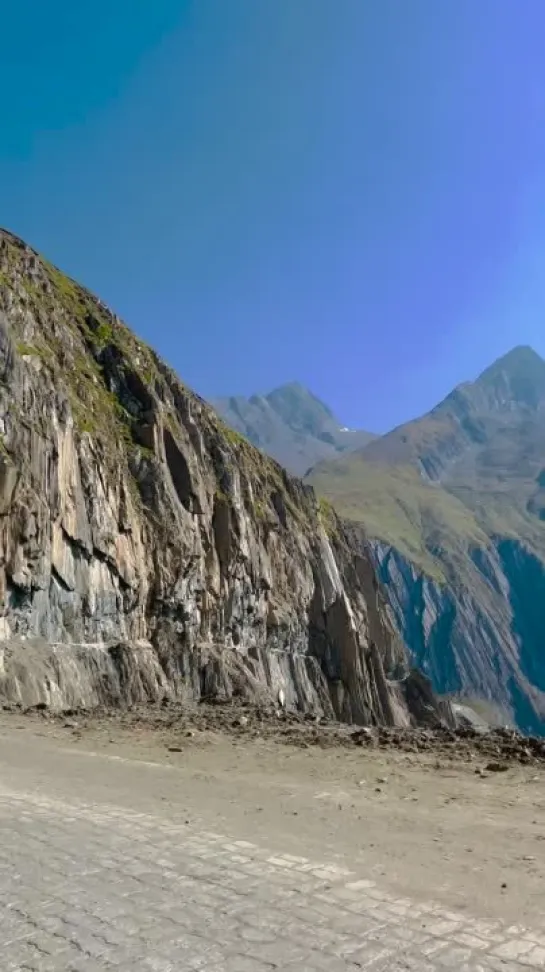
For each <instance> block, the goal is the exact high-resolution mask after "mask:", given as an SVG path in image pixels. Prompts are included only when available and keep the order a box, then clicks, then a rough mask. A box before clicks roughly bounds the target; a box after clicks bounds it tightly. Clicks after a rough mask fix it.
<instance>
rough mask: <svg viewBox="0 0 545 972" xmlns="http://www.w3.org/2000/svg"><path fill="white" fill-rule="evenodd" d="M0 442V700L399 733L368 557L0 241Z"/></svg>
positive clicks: (70, 294)
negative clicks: (177, 707)
mask: <svg viewBox="0 0 545 972" xmlns="http://www.w3.org/2000/svg"><path fill="white" fill-rule="evenodd" d="M0 433H1V435H0V636H1V646H0V696H2V697H3V698H4V699H5V700H9V701H15V702H17V701H20V702H22V703H23V704H28V705H30V704H36V703H46V704H49V705H53V706H56V707H65V706H76V705H78V706H79V705H94V704H99V703H104V702H106V703H116V702H141V701H145V700H147V699H161V698H163V697H164V696H171V697H178V698H180V697H181V698H183V697H184V696H185V695H188V696H191V697H193V698H199V697H203V696H214V695H218V694H222V695H225V696H227V697H228V696H233V695H242V696H244V695H248V694H249V695H254V696H255V695H259V694H260V693H265V694H267V693H269V695H270V694H272V695H273V696H276V694H277V693H278V691H279V690H280V688H282V689H283V691H284V693H285V698H286V702H287V704H288V705H290V706H294V707H298V708H299V709H300V710H303V711H313V712H316V713H317V714H318V713H319V714H323V715H326V716H337V717H338V718H340V719H343V720H346V721H349V722H357V723H375V724H390V725H393V724H399V725H404V724H409V723H410V722H411V719H412V716H411V714H410V705H409V703H408V702H407V693H404V691H402V690H401V689H400V687H399V684H398V683H399V679H400V676H405V675H406V670H405V654H404V649H403V646H402V643H401V641H399V640H398V639H397V638H396V637H395V636H394V634H393V630H392V627H391V625H390V622H389V619H388V614H387V611H386V609H385V607H384V603H383V600H382V594H381V591H380V589H379V586H378V584H377V579H376V575H375V572H374V567H373V565H372V561H371V556H370V553H369V551H368V550H367V549H366V548H365V546H362V544H361V543H360V544H358V545H355V544H354V543H353V542H352V540H351V538H350V536H349V535H348V534H347V533H346V532H345V531H344V529H343V527H342V526H341V524H340V522H339V521H338V519H337V517H336V516H335V514H334V513H333V511H332V510H331V508H330V507H328V506H326V505H323V504H322V505H320V504H318V502H317V500H316V497H315V494H314V491H313V490H312V488H311V487H309V486H305V485H303V484H302V483H301V482H299V481H297V480H295V479H292V478H291V477H290V476H288V474H287V473H285V472H284V471H283V469H282V468H281V467H280V466H278V465H277V464H276V463H275V462H274V461H272V460H270V459H268V458H266V457H265V456H263V455H262V454H261V453H259V452H258V451H257V450H256V449H254V448H253V447H252V446H251V445H249V443H248V442H246V440H244V439H243V438H242V437H240V436H239V435H237V434H235V433H233V432H231V431H230V430H228V429H227V428H226V427H225V426H224V425H223V423H222V422H221V420H220V419H218V417H217V416H216V415H215V413H214V412H213V410H212V409H211V408H210V407H209V406H207V405H206V404H205V403H204V402H203V401H202V400H200V399H199V398H198V397H197V396H196V395H194V394H193V393H192V392H190V391H189V390H188V389H186V388H185V387H184V386H183V385H182V384H181V382H180V381H179V379H178V378H177V377H176V375H175V374H174V373H173V372H172V371H171V369H170V368H168V367H167V366H166V365H165V364H164V363H163V362H162V361H161V360H160V359H159V358H158V357H157V356H156V355H155V353H154V352H153V351H151V349H150V348H149V347H147V346H146V345H145V344H144V343H143V342H142V341H140V340H139V339H138V338H137V337H136V336H135V335H133V334H132V333H131V332H130V331H129V330H128V329H127V328H126V327H125V326H124V325H123V324H122V323H121V322H120V321H119V320H118V318H117V317H116V316H115V315H114V314H113V313H112V312H111V311H109V310H108V308H107V307H105V306H104V304H102V303H101V302H100V301H99V300H97V299H96V298H94V297H93V296H92V295H91V294H90V293H89V292H87V291H86V290H84V289H83V288H81V287H79V286H78V285H77V284H75V283H74V282H73V281H71V280H69V279H68V278H67V277H65V276H64V275H62V274H61V273H59V271H58V270H56V269H55V268H54V267H52V266H51V265H49V264H48V263H47V262H46V261H45V260H43V259H42V258H40V257H39V256H38V255H37V254H36V253H35V252H34V251H33V250H32V249H31V248H30V247H28V246H26V245H25V244H24V243H23V242H21V241H20V240H18V239H17V238H16V237H14V236H12V235H11V234H9V233H6V232H2V233H0ZM394 675H395V678H394ZM396 679H397V682H396ZM413 694H414V693H413ZM409 697H411V693H409Z"/></svg>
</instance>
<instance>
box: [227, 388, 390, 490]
mask: <svg viewBox="0 0 545 972" xmlns="http://www.w3.org/2000/svg"><path fill="white" fill-rule="evenodd" d="M212 404H213V405H214V407H215V408H216V409H217V411H218V412H219V413H220V415H222V416H223V418H224V419H225V421H226V422H227V423H228V424H229V425H230V426H231V427H232V428H234V429H236V430H237V431H238V432H240V433H241V435H245V436H246V438H248V439H249V440H250V442H252V443H253V445H255V446H257V447H258V448H259V449H263V451H264V452H267V453H268V454H269V455H270V456H272V457H273V458H274V459H276V460H277V462H279V463H281V465H283V466H285V467H286V469H289V471H290V472H292V473H295V474H296V475H297V476H304V474H305V473H306V472H307V471H308V470H309V469H310V468H311V467H312V466H314V465H315V464H316V463H317V462H318V461H319V460H320V459H330V458H334V457H335V456H336V455H339V454H340V453H343V452H347V451H349V450H352V449H357V448H360V447H362V446H364V445H366V444H367V443H368V442H371V440H372V439H374V438H375V436H374V435H373V434H372V433H371V432H365V431H363V430H361V431H360V430H358V429H347V428H345V427H343V426H342V425H341V423H340V422H339V420H338V419H337V418H336V417H335V415H334V414H333V412H332V411H331V409H330V408H328V406H327V405H324V403H323V402H322V401H320V399H319V398H316V396H315V395H313V394H312V392H310V391H309V390H308V389H307V388H305V387H304V386H303V385H300V384H299V383H298V382H290V383H289V384H287V385H282V386H280V388H275V389H274V390H273V391H272V392H269V394H268V395H252V396H251V397H250V398H244V397H243V396H241V395H235V396H232V397H230V398H218V399H215V400H213V401H212Z"/></svg>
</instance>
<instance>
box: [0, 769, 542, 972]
mask: <svg viewBox="0 0 545 972" xmlns="http://www.w3.org/2000/svg"><path fill="white" fill-rule="evenodd" d="M0 909H1V910H0V915H1V919H0V968H1V970H2V972H15V970H18V972H19V970H27V972H80V970H85V972H108V970H111V972H179V970H203V972H265V970H270V969H287V970H290V969H293V970H295V969H297V970H308V972H348V970H355V969H364V970H370V972H402V970H404V972H410V970H414V972H439V970H445V969H447V970H448V969H451V970H456V972H479V970H482V972H490V970H492V972H494V970H502V972H506V970H509V969H513V970H521V969H539V968H545V927H544V929H542V930H541V931H534V932H532V931H530V930H528V929H525V928H522V927H510V928H507V927H502V926H501V925H500V924H499V923H492V922H484V921H479V920H477V919H470V918H468V917H467V916H466V915H464V916H463V915H461V914H455V913H451V912H445V911H444V910H442V909H441V908H440V907H438V906H436V905H433V904H432V903H431V902H430V903H428V904H421V903H415V902H411V901H409V900H406V899H399V898H394V897H391V896H389V895H387V894H386V893H384V892H383V891H382V890H381V889H380V888H379V887H377V886H376V885H375V884H374V883H372V882H370V881H367V880H365V879H364V878H363V877H361V876H358V875H357V874H353V873H350V872H348V871H345V870H342V869H339V868H337V867H333V866H328V865H327V864H325V863H323V862H313V861H309V860H307V859H306V858H303V857H294V856H289V855H287V854H286V855H283V856H272V855H271V853H270V852H268V851H267V849H266V848H264V847H258V846H256V845H254V844H252V843H249V842H245V841H230V840H229V839H228V838H227V837H225V836H222V835H218V834H212V833H203V832H199V831H197V830H195V829H193V828H192V827H191V826H188V825H185V824H184V823H183V822H170V821H169V820H165V818H163V817H154V816H151V815H149V814H143V813H137V812H131V811H128V810H126V809H124V808H121V807H116V806H106V805H95V804H89V803H84V802H76V801H74V802H73V803H66V802H64V801H60V800H59V799H49V798H47V797H45V796H42V795H41V794H40V795H37V794H35V793H24V792H21V791H20V790H18V789H16V788H14V789H13V790H10V789H9V787H7V786H6V785H5V784H4V783H2V784H0Z"/></svg>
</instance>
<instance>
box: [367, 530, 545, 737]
mask: <svg viewBox="0 0 545 972" xmlns="http://www.w3.org/2000/svg"><path fill="white" fill-rule="evenodd" d="M372 545H373V549H374V554H375V558H376V565H377V570H378V572H379V576H380V578H381V581H382V582H383V584H385V585H387V589H388V595H389V599H390V602H391V605H392V609H393V613H394V618H395V624H396V627H397V630H398V631H399V634H400V636H401V637H402V638H403V639H404V641H405V643H406V644H407V645H409V646H410V650H411V654H412V656H413V659H414V663H415V664H416V665H417V666H418V667H419V668H420V669H421V670H422V671H423V672H425V674H426V675H427V676H428V678H429V679H430V681H431V683H432V684H433V685H434V686H435V687H438V688H439V690H440V691H441V692H445V693H448V694H452V695H454V696H459V697H460V698H462V699H463V698H466V699H468V700H469V701H470V702H472V703H473V704H477V705H479V704H482V703H484V712H485V714H486V715H487V716H493V717H494V715H495V718H496V719H498V720H500V721H513V722H514V723H515V724H516V725H517V726H518V727H519V728H520V729H522V730H523V731H524V732H527V733H534V734H538V735H543V734H544V729H545V677H544V667H543V632H544V631H545V601H544V599H543V596H542V592H543V591H544V590H545V567H544V565H543V562H542V561H541V560H540V559H539V558H538V557H537V556H536V555H535V554H533V553H532V552H531V551H530V550H528V548H527V547H525V546H524V545H523V544H521V543H520V542H519V541H518V540H515V539H512V538H504V539H497V540H496V541H494V542H493V543H491V544H490V546H489V547H488V548H487V549H482V548H475V549H474V550H473V551H472V563H470V564H469V558H468V565H466V571H465V576H464V581H465V583H464V585H463V586H462V585H461V584H460V583H459V582H458V583H457V578H455V577H450V576H449V581H448V583H446V584H445V583H444V582H438V581H437V580H434V579H433V578H431V577H429V576H427V575H426V574H424V573H422V571H421V570H419V569H418V567H417V566H415V564H413V563H411V562H410V561H408V560H407V559H406V558H405V557H403V556H402V554H400V553H399V551H397V550H395V549H393V548H392V547H389V546H387V545H385V544H383V543H381V542H379V541H373V544H372ZM445 566H446V568H447V569H448V567H449V565H448V564H446V565H445Z"/></svg>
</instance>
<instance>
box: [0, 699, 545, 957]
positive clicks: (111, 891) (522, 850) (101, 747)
mask: <svg viewBox="0 0 545 972" xmlns="http://www.w3.org/2000/svg"><path fill="white" fill-rule="evenodd" d="M191 732H192V734H191V735H185V734H181V733H180V732H179V731H178V732H177V731H175V730H174V729H169V730H165V731H164V732H158V731H154V730H150V729H149V728H148V727H146V726H142V727H141V728H140V729H138V727H137V726H135V725H132V726H130V727H127V726H123V725H122V724H120V723H119V722H118V721H116V720H111V721H103V722H100V721H99V722H97V723H96V724H90V725H86V726H85V727H83V728H82V726H81V725H80V724H79V723H78V721H77V719H68V720H66V724H65V725H62V724H59V723H55V722H49V721H46V720H43V719H39V718H34V719H29V718H27V717H23V716H20V715H13V714H5V715H2V716H0V828H1V830H2V837H3V839H2V843H1V849H0V903H1V905H2V906H3V908H4V915H5V916H7V922H6V921H3V923H2V931H1V934H0V944H1V943H2V942H3V949H2V955H3V956H4V957H6V956H7V958H6V962H7V964H6V963H4V964H3V965H2V968H3V969H6V972H7V970H15V969H30V970H40V972H60V970H61V969H62V970H68V969H73V970H77V969H79V968H80V967H81V968H83V963H84V962H86V963H87V964H86V965H85V967H86V969H88V970H91V969H95V970H100V972H103V970H107V969H118V970H119V969H125V968H127V969H129V968H130V969H131V970H132V972H135V970H136V972H138V970H140V969H142V970H147V969H149V970H155V972H167V970H179V969H180V970H181V969H207V970H209V972H213V970H214V972H216V970H217V972H219V970H220V969H225V970H228V969H233V970H236V972H244V969H255V970H256V972H258V970H261V969H266V968H278V969H283V968H286V969H288V968H290V967H293V968H298V969H308V970H309V972H313V970H314V969H317V970H318V969H324V970H325V969H326V968H327V969H328V972H336V970H341V969H356V968H360V969H361V968H366V969H367V968H368V969H372V970H373V972H379V970H383V972H386V970H388V972H390V970H392V972H393V970H401V969H405V970H409V969H414V970H417V969H418V970H426V969H427V970H435V969H443V968H451V969H467V970H475V972H476V970H478V969H483V970H485V969H486V970H488V969H509V968H512V969H518V968H524V967H530V968H545V914H544V909H543V900H544V892H545V884H544V869H545V842H544V837H545V814H544V812H543V811H544V808H545V772H544V771H543V770H541V769H537V770H536V768H535V767H534V766H531V767H521V766H514V767H512V768H510V769H508V770H507V771H506V772H502V773H489V774H486V773H485V774H484V775H480V774H477V773H476V772H475V770H476V769H480V768H481V767H480V766H479V765H478V764H476V763H475V761H471V762H469V763H466V764H464V765H462V766H457V765H455V764H454V763H451V762H449V761H445V762H440V763H439V764H438V763H437V757H436V756H435V755H430V756H426V755H422V754H419V755H417V756H415V755H414V754H410V753H409V754H407V753H405V754H396V753H395V752H387V753H382V752H375V751H369V750H364V749H358V750H353V751H350V750H347V749H346V748H331V749H320V748H311V749H304V750H301V749H299V748H295V747H293V746H289V745H284V744H279V743H278V742H276V741H275V740H274V739H266V738H265V739H260V738H258V739H245V738H244V736H241V737H240V738H238V739H232V738H225V737H224V736H220V735H218V734H215V733H214V732H210V731H198V730H191ZM6 929H7V931H6ZM8 936H9V937H8ZM10 963H11V964H10ZM92 963H94V965H93V964H92Z"/></svg>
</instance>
